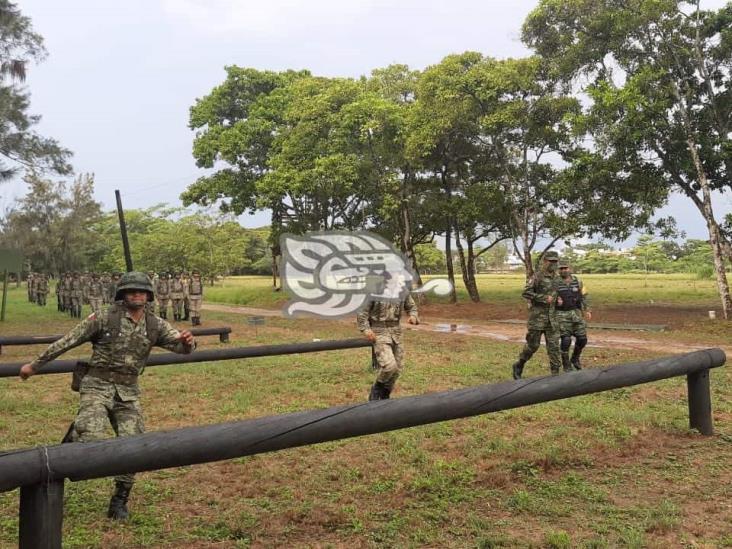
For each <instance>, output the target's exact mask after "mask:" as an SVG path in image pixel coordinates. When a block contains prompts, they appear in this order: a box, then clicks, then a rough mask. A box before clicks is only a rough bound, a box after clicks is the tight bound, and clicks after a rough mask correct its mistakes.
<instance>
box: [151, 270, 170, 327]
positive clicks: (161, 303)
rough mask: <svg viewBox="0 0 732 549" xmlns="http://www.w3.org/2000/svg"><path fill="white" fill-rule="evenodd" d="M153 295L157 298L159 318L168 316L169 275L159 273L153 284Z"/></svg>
mask: <svg viewBox="0 0 732 549" xmlns="http://www.w3.org/2000/svg"><path fill="white" fill-rule="evenodd" d="M155 295H156V296H157V298H158V311H159V312H160V318H165V319H167V318H168V305H169V303H170V276H169V275H168V273H161V275H160V277H158V282H157V284H156V285H155Z"/></svg>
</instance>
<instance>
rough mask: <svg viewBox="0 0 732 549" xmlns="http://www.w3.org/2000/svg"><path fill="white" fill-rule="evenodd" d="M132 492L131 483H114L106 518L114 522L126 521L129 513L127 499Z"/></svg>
mask: <svg viewBox="0 0 732 549" xmlns="http://www.w3.org/2000/svg"><path fill="white" fill-rule="evenodd" d="M131 490H132V483H131V482H119V481H117V482H115V483H114V494H112V499H110V500H109V509H108V510H107V518H111V519H114V520H127V518H128V517H129V516H130V512H129V511H128V510H127V499H128V498H129V497H130V491H131Z"/></svg>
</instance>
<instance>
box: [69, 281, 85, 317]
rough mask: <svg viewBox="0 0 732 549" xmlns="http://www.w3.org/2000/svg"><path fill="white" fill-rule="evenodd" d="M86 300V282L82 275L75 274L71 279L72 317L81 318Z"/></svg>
mask: <svg viewBox="0 0 732 549" xmlns="http://www.w3.org/2000/svg"><path fill="white" fill-rule="evenodd" d="M83 299H84V281H83V280H82V278H81V274H80V273H78V272H74V275H73V276H72V277H71V316H72V317H75V318H81V303H82V300H83Z"/></svg>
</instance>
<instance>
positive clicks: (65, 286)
mask: <svg viewBox="0 0 732 549" xmlns="http://www.w3.org/2000/svg"><path fill="white" fill-rule="evenodd" d="M61 297H62V298H63V301H64V311H66V312H67V313H69V314H71V273H64V279H63V281H62V282H61Z"/></svg>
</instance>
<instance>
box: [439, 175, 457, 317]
mask: <svg viewBox="0 0 732 549" xmlns="http://www.w3.org/2000/svg"><path fill="white" fill-rule="evenodd" d="M442 184H443V188H444V189H445V194H446V195H447V207H448V213H447V226H446V227H445V256H446V257H445V260H446V263H447V279H448V280H449V281H450V284H451V285H452V289H451V290H450V303H457V290H456V289H455V268H454V266H453V263H452V225H453V223H452V215H451V214H450V207H451V202H452V188H451V187H450V180H449V178H448V177H447V174H446V173H445V170H444V169H443V170H442Z"/></svg>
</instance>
